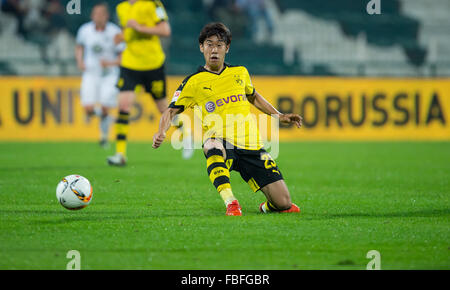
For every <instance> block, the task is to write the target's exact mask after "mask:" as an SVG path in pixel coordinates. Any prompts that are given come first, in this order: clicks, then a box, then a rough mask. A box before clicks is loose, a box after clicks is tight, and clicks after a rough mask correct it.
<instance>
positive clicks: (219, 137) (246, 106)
mask: <svg viewBox="0 0 450 290" xmlns="http://www.w3.org/2000/svg"><path fill="white" fill-rule="evenodd" d="M230 43H231V33H230V31H229V29H228V28H227V27H226V26H225V25H224V24H222V23H210V24H207V25H206V26H205V27H204V28H203V29H202V31H201V33H200V36H199V44H200V51H201V52H202V53H203V55H204V58H205V65H204V66H203V67H200V68H199V70H198V71H197V72H196V73H195V74H192V75H190V76H188V77H187V78H185V79H184V81H183V82H182V84H181V85H180V87H179V88H178V90H177V91H176V92H175V95H174V97H173V99H172V102H171V103H170V105H169V108H168V109H167V110H166V111H165V112H164V113H163V115H162V117H161V120H160V127H159V130H158V132H157V133H156V134H155V135H154V137H153V148H158V147H159V146H160V145H161V143H162V142H163V140H164V139H165V137H166V132H167V130H168V129H169V127H170V123H171V120H172V119H173V118H174V117H175V115H176V114H178V113H181V112H182V111H183V110H184V109H186V108H193V107H194V106H196V107H197V108H198V107H199V108H201V111H202V112H201V117H202V125H203V128H204V129H205V130H206V132H207V133H206V136H209V137H208V138H206V141H205V142H204V143H203V152H204V154H205V157H206V167H207V172H208V175H209V178H210V180H211V182H212V183H213V185H214V186H215V187H216V189H217V191H218V192H219V194H220V196H221V197H222V199H223V200H224V202H225V205H226V207H227V211H226V214H227V215H242V211H241V207H240V205H239V202H238V201H237V199H236V198H235V196H234V195H233V192H232V190H231V184H230V170H236V171H238V172H239V173H240V174H241V177H242V178H243V179H244V180H245V181H246V182H247V183H248V184H249V185H250V187H251V189H252V190H253V191H255V192H256V191H258V190H261V191H262V192H263V193H264V195H265V196H266V198H267V201H266V202H264V203H262V204H261V205H260V211H261V212H263V213H268V212H300V209H299V207H298V206H297V205H295V204H293V203H292V202H291V198H290V194H289V191H288V188H287V186H286V183H285V182H284V180H283V177H282V175H281V172H280V170H279V168H278V166H277V165H276V163H275V161H274V160H273V159H272V158H271V157H270V155H269V153H267V152H266V151H265V150H264V148H263V145H262V142H261V140H260V136H259V132H258V129H257V126H256V121H255V120H253V119H252V118H247V116H249V115H250V107H251V105H254V106H255V107H256V108H257V109H259V110H260V111H261V112H264V113H266V114H269V115H272V116H275V117H277V118H279V120H280V121H281V122H283V123H292V124H295V125H296V126H297V127H298V128H300V127H301V125H302V118H301V117H300V116H299V115H297V114H282V113H280V112H278V111H277V110H276V109H275V108H274V107H273V106H272V105H271V104H270V103H269V102H267V101H266V100H265V99H264V98H263V97H262V96H261V95H260V94H259V93H258V92H256V91H255V88H254V87H253V84H252V82H251V80H250V76H249V74H248V71H247V69H246V68H245V67H243V66H231V65H228V64H226V63H225V55H226V53H227V52H228V50H229V49H230ZM230 119H231V120H232V121H231V122H230V121H229V120H230ZM227 121H228V122H227ZM217 124H221V125H219V126H217ZM236 127H237V128H240V129H238V130H234V128H236ZM208 132H209V133H208Z"/></svg>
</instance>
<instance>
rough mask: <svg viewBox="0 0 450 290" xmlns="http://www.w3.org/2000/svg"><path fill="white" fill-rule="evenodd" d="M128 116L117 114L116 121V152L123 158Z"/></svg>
mask: <svg viewBox="0 0 450 290" xmlns="http://www.w3.org/2000/svg"><path fill="white" fill-rule="evenodd" d="M129 116H130V114H129V113H127V112H122V111H121V112H119V117H118V118H117V121H116V133H117V137H116V152H117V153H120V154H122V155H123V156H125V155H126V153H127V136H128V127H129Z"/></svg>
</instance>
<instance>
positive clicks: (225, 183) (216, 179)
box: [206, 149, 236, 205]
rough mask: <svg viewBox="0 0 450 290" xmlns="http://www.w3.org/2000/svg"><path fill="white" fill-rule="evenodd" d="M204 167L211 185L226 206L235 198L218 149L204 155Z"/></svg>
mask: <svg viewBox="0 0 450 290" xmlns="http://www.w3.org/2000/svg"><path fill="white" fill-rule="evenodd" d="M206 167H207V170H208V174H209V179H210V180H211V183H212V184H213V185H214V186H215V187H216V189H217V191H218V192H219V194H220V196H221V197H222V199H223V201H224V202H225V204H226V205H228V203H230V202H232V201H233V200H235V199H236V198H235V197H234V195H233V192H232V191H231V184H230V171H229V170H228V167H227V166H226V164H225V160H224V158H223V155H222V151H221V150H220V149H211V150H209V151H208V152H207V153H206Z"/></svg>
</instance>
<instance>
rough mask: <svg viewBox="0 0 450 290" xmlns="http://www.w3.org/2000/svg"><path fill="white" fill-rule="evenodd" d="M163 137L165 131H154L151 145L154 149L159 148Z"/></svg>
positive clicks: (164, 136)
mask: <svg viewBox="0 0 450 290" xmlns="http://www.w3.org/2000/svg"><path fill="white" fill-rule="evenodd" d="M165 138H166V134H165V133H160V132H158V133H156V134H155V135H154V136H153V145H152V147H153V148H155V149H156V148H159V146H161V144H162V142H163V141H164V139H165Z"/></svg>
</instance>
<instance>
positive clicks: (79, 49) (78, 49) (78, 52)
mask: <svg viewBox="0 0 450 290" xmlns="http://www.w3.org/2000/svg"><path fill="white" fill-rule="evenodd" d="M83 54H84V47H83V46H82V45H77V46H75V59H76V60H77V66H78V68H79V69H80V70H81V71H84V70H85V69H86V66H85V64H84V61H83Z"/></svg>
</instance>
